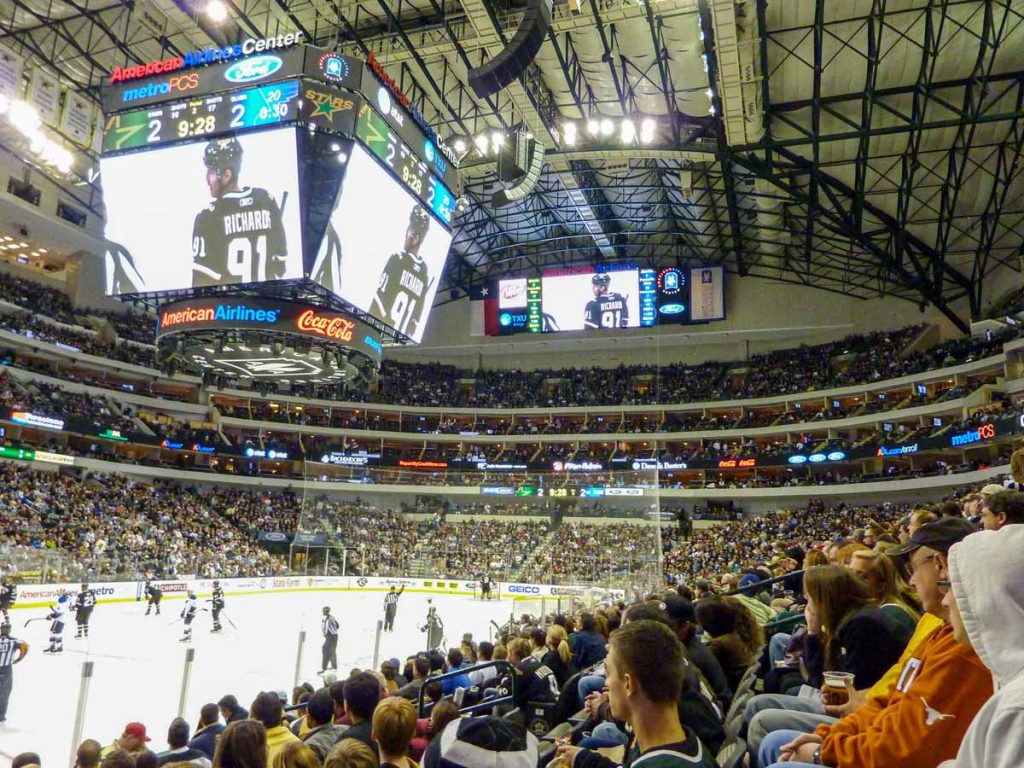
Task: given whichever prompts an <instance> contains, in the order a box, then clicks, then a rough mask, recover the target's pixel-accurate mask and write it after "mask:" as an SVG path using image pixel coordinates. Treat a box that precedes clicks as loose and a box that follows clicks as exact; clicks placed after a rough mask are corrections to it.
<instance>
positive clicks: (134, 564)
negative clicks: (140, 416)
mask: <svg viewBox="0 0 1024 768" xmlns="http://www.w3.org/2000/svg"><path fill="white" fill-rule="evenodd" d="M0 488H2V491H0V543H3V544H5V545H10V546H19V547H31V548H34V549H38V550H49V551H53V552H55V553H56V554H58V555H60V556H61V557H63V558H65V560H66V563H67V567H69V568H73V569H74V573H76V574H78V575H82V576H85V577H87V578H96V577H100V576H108V577H109V576H113V575H118V576H123V577H126V578H131V579H139V578H142V577H144V576H145V574H147V573H153V574H156V575H158V576H160V577H164V578H167V577H176V576H178V575H179V574H185V575H189V574H199V575H201V576H203V577H216V576H251V575H254V574H263V573H268V574H269V573H277V572H280V571H282V570H283V569H284V567H285V563H284V562H283V561H281V560H279V559H275V558H272V557H271V556H270V555H269V554H268V553H267V552H266V551H265V550H264V549H263V548H261V547H259V546H258V545H257V544H256V541H255V539H253V538H252V537H250V536H249V535H247V534H246V533H244V532H243V531H241V530H240V529H238V528H236V527H235V526H234V525H232V524H231V523H230V522H229V521H228V520H227V519H226V518H224V517H222V516H221V515H218V514H211V510H212V509H214V508H216V507H217V506H218V505H219V503H220V501H219V498H218V497H219V494H220V492H219V491H216V490H211V491H208V492H201V491H199V490H198V489H195V488H187V487H182V486H179V485H174V484H169V483H153V482H139V481H135V480H131V479H128V478H126V477H124V476H120V475H98V474H90V475H86V476H84V477H81V476H78V475H73V474H63V473H61V474H58V473H52V472H39V471H35V470H31V469H28V468H27V467H24V466H21V465H16V464H11V463H3V464H0Z"/></svg>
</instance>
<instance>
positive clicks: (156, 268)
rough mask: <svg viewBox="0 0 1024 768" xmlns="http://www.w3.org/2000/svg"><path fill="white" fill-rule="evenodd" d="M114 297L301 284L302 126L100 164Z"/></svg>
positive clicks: (109, 284) (109, 286)
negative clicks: (290, 281)
mask: <svg viewBox="0 0 1024 768" xmlns="http://www.w3.org/2000/svg"><path fill="white" fill-rule="evenodd" d="M100 168H101V183H102V185H103V199H104V204H105V205H106V212H107V217H106V231H105V238H106V259H105V260H106V279H107V292H108V293H109V294H122V293H140V292H145V291H173V290H183V289H190V288H201V287H206V286H214V285H233V284H240V283H261V282H266V281H269V280H287V279H292V278H301V277H302V276H303V270H302V265H303V262H302V239H301V228H300V224H299V209H300V205H299V179H298V164H297V161H296V139H295V129H294V128H282V129H276V130H270V131H264V132H260V133H246V134H243V135H241V136H238V137H231V138H222V139H216V140H213V141H201V142H196V143H193V144H181V145H176V146H170V147H163V148H159V149H154V150H152V151H149V152H146V153H143V154H128V155H120V156H117V157H108V158H104V159H102V160H101V161H100Z"/></svg>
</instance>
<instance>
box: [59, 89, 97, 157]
mask: <svg viewBox="0 0 1024 768" xmlns="http://www.w3.org/2000/svg"><path fill="white" fill-rule="evenodd" d="M92 112H93V110H92V103H91V102H90V101H89V100H88V99H86V98H85V97H84V96H81V95H80V94H77V93H73V92H71V91H68V92H67V94H66V96H65V97H64V114H63V115H61V119H60V130H61V132H62V133H63V134H64V135H66V136H67V137H68V138H70V139H72V140H73V141H75V142H76V143H78V144H81V145H82V146H83V147H84V146H85V145H86V144H88V143H89V133H90V131H91V129H92Z"/></svg>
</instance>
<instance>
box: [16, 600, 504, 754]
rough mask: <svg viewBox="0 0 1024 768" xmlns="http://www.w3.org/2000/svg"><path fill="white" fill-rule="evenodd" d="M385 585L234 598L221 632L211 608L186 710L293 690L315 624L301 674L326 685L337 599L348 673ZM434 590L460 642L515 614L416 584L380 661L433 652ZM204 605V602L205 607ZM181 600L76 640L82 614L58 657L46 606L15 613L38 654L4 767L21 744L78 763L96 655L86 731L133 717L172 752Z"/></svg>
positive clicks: (367, 637)
mask: <svg viewBox="0 0 1024 768" xmlns="http://www.w3.org/2000/svg"><path fill="white" fill-rule="evenodd" d="M383 597H384V593H383V592H376V591H374V592H354V591H352V592H350V591H318V592H293V593H275V594H255V595H239V596H234V597H232V596H230V595H229V596H228V599H227V605H226V607H225V612H224V614H223V615H224V616H226V617H229V618H230V619H231V621H233V622H234V623H235V625H236V628H233V627H231V625H230V624H228V623H227V622H224V631H223V632H222V633H218V634H211V633H210V628H211V618H210V614H209V613H207V612H200V613H199V614H198V616H197V618H196V620H195V621H194V622H193V639H192V642H191V647H192V648H194V649H195V662H194V664H193V666H192V676H191V683H190V686H189V690H188V696H187V698H186V703H185V708H184V716H185V718H186V719H187V720H188V721H189V723H190V724H191V725H192V728H193V730H194V729H195V723H196V721H197V720H198V716H199V709H200V707H201V706H202V705H203V704H206V703H208V702H216V701H217V700H218V699H219V698H220V697H221V696H223V695H225V694H228V693H233V694H235V695H236V696H237V697H238V700H239V702H240V703H241V704H242V706H244V707H246V708H248V706H249V703H250V702H251V701H252V699H253V698H254V697H255V695H256V694H257V693H258V692H259V691H261V690H284V691H286V693H287V694H288V695H289V697H290V696H291V689H292V682H293V680H294V676H295V662H296V653H297V650H298V646H299V632H300V631H301V630H303V629H304V630H305V631H306V640H305V644H304V646H303V654H302V661H301V666H300V675H299V681H300V682H303V681H308V682H311V683H313V684H314V685H318V684H319V676H318V675H317V674H316V672H317V670H318V669H320V646H321V643H322V638H321V633H320V618H321V609H322V607H323V606H324V605H330V606H331V610H332V612H333V613H334V615H335V616H337V617H338V620H339V621H340V623H341V632H340V640H339V643H338V666H339V668H340V672H339V678H344V677H346V676H347V675H348V672H349V670H350V669H351V668H352V667H360V668H364V669H365V668H369V667H370V665H371V664H372V662H373V646H374V634H375V632H376V626H377V621H378V620H380V619H382V618H383V613H384V610H383ZM428 598H432V599H433V601H434V605H435V606H436V607H437V611H438V614H439V615H440V617H441V619H442V621H443V622H444V627H445V635H446V637H447V639H448V641H449V642H450V643H458V642H459V641H460V640H461V637H462V634H463V633H464V632H472V633H473V638H474V639H475V640H477V641H479V640H486V639H488V638H489V634H488V630H489V629H490V630H491V631H493V627H492V626H491V624H490V622H491V621H492V620H494V621H497V622H498V623H499V624H501V623H504V622H505V621H506V620H507V619H508V617H509V614H510V612H511V609H512V601H511V600H502V601H499V600H492V601H481V600H475V599H474V598H472V597H470V596H458V595H427V594H417V593H409V592H407V593H405V594H404V595H403V596H402V598H401V600H400V601H399V603H398V617H397V619H396V621H395V631H394V632H393V633H384V634H382V636H381V646H380V659H381V660H384V659H388V658H390V657H393V656H397V657H398V658H399V659H401V660H402V662H403V664H404V662H405V658H406V656H408V655H411V654H413V653H415V652H416V651H420V650H423V649H424V647H425V642H426V635H425V634H424V633H422V632H420V631H419V627H420V626H421V625H422V624H423V620H424V617H425V616H426V612H427V599H428ZM203 604H204V603H203V602H202V600H200V605H203ZM181 606H182V601H181V599H178V600H171V599H167V598H165V600H164V602H163V606H162V612H161V614H160V616H156V615H150V616H145V615H144V614H145V604H144V603H111V604H100V605H98V606H97V607H96V610H95V613H94V614H93V617H92V621H91V624H90V637H89V639H88V640H75V639H74V635H75V626H74V623H73V619H72V621H71V623H69V624H68V625H67V626H66V627H65V630H64V653H63V654H61V655H59V656H50V655H49V654H44V653H43V652H42V651H43V649H44V648H46V647H47V645H48V636H49V635H48V628H49V623H48V622H45V621H37V622H33V623H32V624H30V625H29V626H28V627H27V628H25V627H24V623H25V621H26V620H27V619H30V618H34V617H37V616H44V615H45V613H46V611H45V609H43V608H34V609H30V608H26V609H22V610H17V609H16V610H13V611H12V612H11V619H12V625H13V631H12V634H13V635H14V636H16V637H18V638H19V639H21V640H24V641H25V642H27V643H28V644H29V645H30V650H29V655H28V657H27V658H26V659H25V660H24V661H23V662H22V663H21V664H18V665H17V666H15V667H14V692H13V694H12V695H11V702H10V706H9V708H8V714H7V723H6V724H5V725H0V768H8V766H9V765H10V761H11V758H12V757H13V756H14V755H17V754H18V753H20V752H23V751H27V750H33V751H37V752H39V753H40V756H41V757H42V761H43V762H42V764H43V768H57V766H60V767H61V768H63V767H64V766H68V765H69V763H68V758H69V755H70V754H71V750H72V745H71V740H72V736H73V731H74V719H75V708H76V703H77V700H78V692H79V682H80V678H81V672H82V664H83V662H84V661H86V660H91V661H93V662H94V669H93V678H92V683H91V685H90V687H89V692H88V705H87V708H86V715H85V725H84V729H83V731H82V738H83V739H84V738H93V739H96V740H97V741H99V742H100V743H101V744H103V745H107V744H109V743H110V742H111V741H113V740H114V739H115V738H117V737H118V736H120V734H121V729H123V728H124V725H125V724H126V723H129V722H132V721H138V722H141V723H144V724H145V726H146V728H147V730H148V733H149V735H150V737H151V738H152V743H151V744H150V748H151V749H153V750H154V751H156V752H161V751H163V750H165V749H167V742H166V735H167V726H168V725H169V723H170V721H171V719H172V718H174V717H175V716H176V714H177V708H178V699H179V696H180V693H181V685H182V673H183V669H184V666H185V663H184V662H185V654H186V648H188V647H190V646H189V644H186V643H182V642H179V638H180V637H181V632H182V625H181V622H180V621H178V620H177V617H178V613H179V611H180V610H181Z"/></svg>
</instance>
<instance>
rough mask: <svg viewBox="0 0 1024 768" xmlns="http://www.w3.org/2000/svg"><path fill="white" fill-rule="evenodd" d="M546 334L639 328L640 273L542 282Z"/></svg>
mask: <svg viewBox="0 0 1024 768" xmlns="http://www.w3.org/2000/svg"><path fill="white" fill-rule="evenodd" d="M541 297H542V299H541V311H542V314H543V331H545V332H548V333H550V332H556V331H580V330H584V329H587V330H593V329H599V328H600V329H605V330H609V329H613V328H639V327H640V282H639V276H638V273H637V270H635V269H629V270H623V271H620V272H590V273H583V274H577V275H557V276H551V277H543V278H542V279H541Z"/></svg>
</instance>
